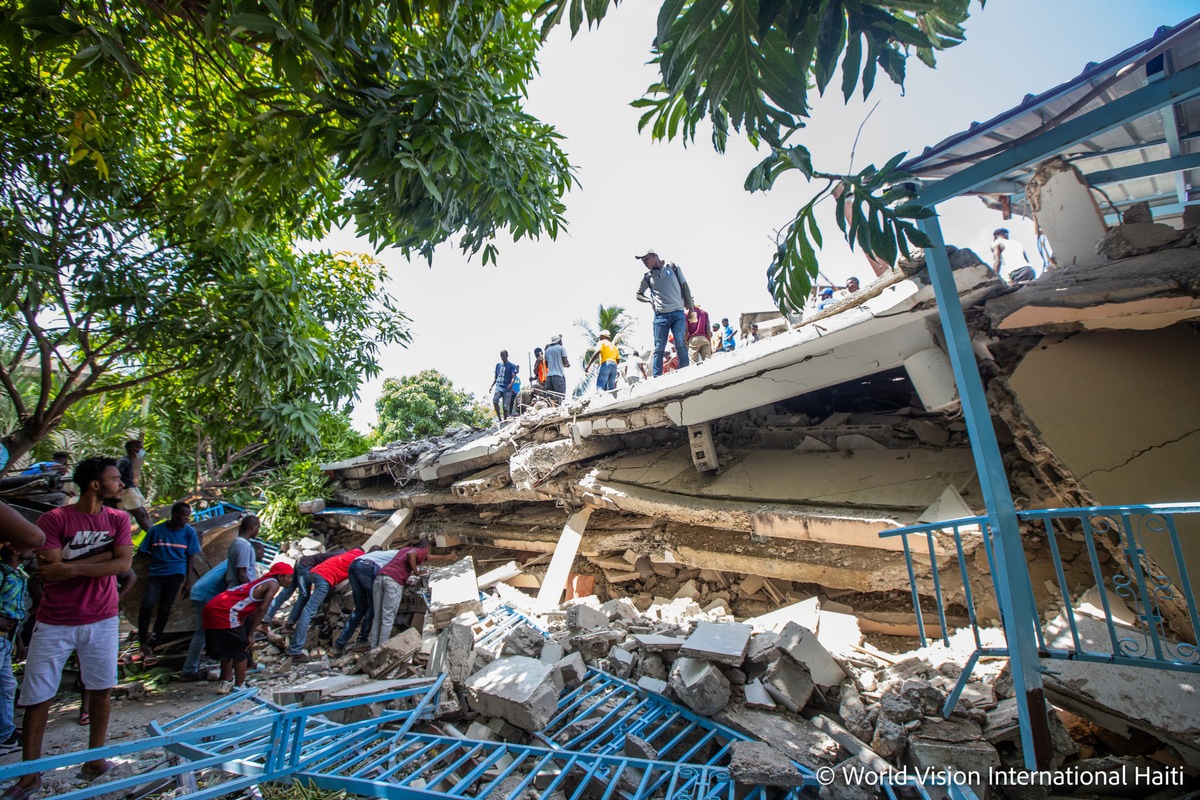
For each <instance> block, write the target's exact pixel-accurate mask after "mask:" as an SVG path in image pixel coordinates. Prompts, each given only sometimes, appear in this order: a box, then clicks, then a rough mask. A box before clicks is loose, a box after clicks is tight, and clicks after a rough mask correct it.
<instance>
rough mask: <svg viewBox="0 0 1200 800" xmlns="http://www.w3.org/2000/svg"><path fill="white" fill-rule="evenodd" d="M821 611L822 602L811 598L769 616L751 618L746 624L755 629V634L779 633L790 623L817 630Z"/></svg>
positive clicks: (773, 612)
mask: <svg viewBox="0 0 1200 800" xmlns="http://www.w3.org/2000/svg"><path fill="white" fill-rule="evenodd" d="M820 610H821V601H820V600H818V599H817V598H815V597H810V598H808V599H807V600H802V601H800V602H799V603H792V604H791V605H789V606H784V607H783V608H780V609H777V610H775V611H772V612H770V613H769V614H762V615H761V616H757V617H751V618H750V619H748V620H746V624H747V625H749V626H750V627H752V628H754V631H755V633H758V632H764V631H775V632H776V633H778V632H779V631H781V630H783V627H784V626H785V625H787V624H788V623H789V622H795V623H797V624H799V625H803V626H804V627H806V628H808V629H809V630H810V631H812V630H816V629H817V627H818V624H819V622H820V618H819V616H818V615H819V613H820Z"/></svg>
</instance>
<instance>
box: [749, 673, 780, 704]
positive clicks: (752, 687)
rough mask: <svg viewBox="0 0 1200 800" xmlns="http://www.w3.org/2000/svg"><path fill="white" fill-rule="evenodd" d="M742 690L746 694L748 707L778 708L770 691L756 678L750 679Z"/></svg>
mask: <svg viewBox="0 0 1200 800" xmlns="http://www.w3.org/2000/svg"><path fill="white" fill-rule="evenodd" d="M742 692H743V694H744V695H745V700H746V707H747V708H761V709H764V710H766V711H774V710H776V709H777V708H778V706H777V705H775V701H774V700H772V699H771V694H770V692H768V691H767V689H766V687H764V686H763V685H762V684H761V683H759V682H758V681H756V680H755V681H748V682H747V683H746V685H745V686H743V687H742Z"/></svg>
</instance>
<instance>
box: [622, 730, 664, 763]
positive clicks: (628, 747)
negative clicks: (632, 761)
mask: <svg viewBox="0 0 1200 800" xmlns="http://www.w3.org/2000/svg"><path fill="white" fill-rule="evenodd" d="M625 755H627V756H629V757H630V758H640V759H643V760H644V761H657V760H658V751H657V750H655V749H654V747H653V746H652V745H651V744H650V743H649V742H647V741H646V740H645V739H642V738H641V737H639V736H634V735H633V734H632V733H627V734H625Z"/></svg>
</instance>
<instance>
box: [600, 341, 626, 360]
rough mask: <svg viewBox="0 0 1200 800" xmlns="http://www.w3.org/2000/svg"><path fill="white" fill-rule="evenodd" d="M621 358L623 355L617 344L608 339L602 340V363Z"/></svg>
mask: <svg viewBox="0 0 1200 800" xmlns="http://www.w3.org/2000/svg"><path fill="white" fill-rule="evenodd" d="M620 360H621V355H620V354H619V353H618V352H617V346H616V345H615V344H613V343H612V342H610V341H609V340H608V339H601V340H600V363H601V364H604V363H605V362H608V361H612V362H618V361H620Z"/></svg>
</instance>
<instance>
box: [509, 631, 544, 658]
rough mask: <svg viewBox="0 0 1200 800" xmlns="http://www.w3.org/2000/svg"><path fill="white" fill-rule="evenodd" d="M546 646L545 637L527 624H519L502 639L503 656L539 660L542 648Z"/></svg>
mask: <svg viewBox="0 0 1200 800" xmlns="http://www.w3.org/2000/svg"><path fill="white" fill-rule="evenodd" d="M545 645H546V637H545V636H542V632H541V631H539V630H538V629H537V628H535V627H533V626H532V625H529V624H527V623H524V622H522V623H520V624H518V625H516V626H514V627H513V629H512V631H511V632H510V633H509V634H508V636H506V637H505V639H504V649H503V650H501V651H500V652H501V653H503V654H504V655H513V656H529V657H530V658H541V655H542V648H543V647H544V646H545Z"/></svg>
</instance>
